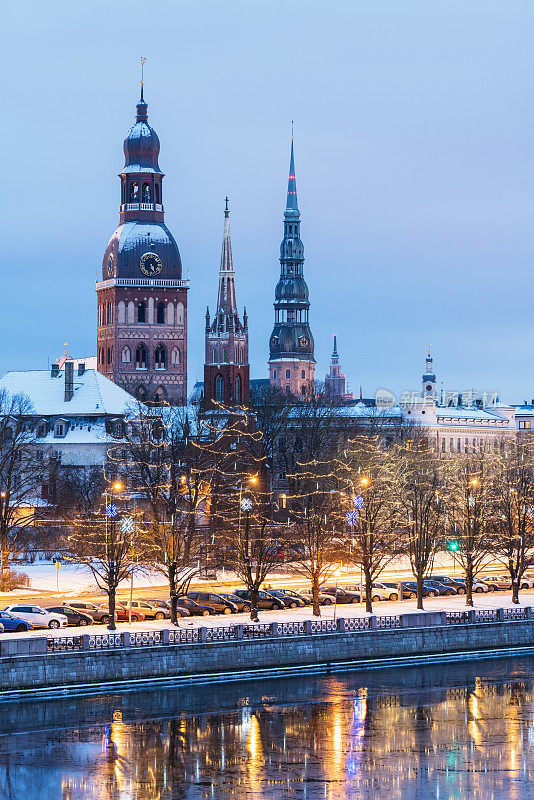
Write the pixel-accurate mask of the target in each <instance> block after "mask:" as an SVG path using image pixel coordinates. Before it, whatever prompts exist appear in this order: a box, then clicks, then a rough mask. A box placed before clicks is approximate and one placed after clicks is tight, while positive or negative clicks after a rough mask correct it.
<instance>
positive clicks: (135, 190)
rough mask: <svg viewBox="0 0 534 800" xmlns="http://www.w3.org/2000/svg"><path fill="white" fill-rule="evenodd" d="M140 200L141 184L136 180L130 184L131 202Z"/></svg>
mask: <svg viewBox="0 0 534 800" xmlns="http://www.w3.org/2000/svg"><path fill="white" fill-rule="evenodd" d="M138 201H139V184H138V183H137V181H134V182H133V183H131V184H130V203H137V202H138Z"/></svg>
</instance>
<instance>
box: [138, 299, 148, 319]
mask: <svg viewBox="0 0 534 800" xmlns="http://www.w3.org/2000/svg"><path fill="white" fill-rule="evenodd" d="M137 321H138V322H146V306H145V304H144V303H138V304H137Z"/></svg>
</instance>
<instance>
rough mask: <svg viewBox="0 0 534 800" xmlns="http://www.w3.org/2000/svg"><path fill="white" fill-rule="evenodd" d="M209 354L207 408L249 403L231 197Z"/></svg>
mask: <svg viewBox="0 0 534 800" xmlns="http://www.w3.org/2000/svg"><path fill="white" fill-rule="evenodd" d="M205 343H206V355H205V360H204V403H205V406H206V408H210V407H213V406H214V405H217V404H222V405H224V406H227V407H228V406H236V405H248V401H249V372H250V367H249V363H248V318H247V310H246V308H245V309H244V312H243V320H242V321H241V319H240V317H239V313H238V310H237V302H236V292H235V272H234V261H233V256H232V240H231V237H230V212H229V210H228V198H226V208H225V211H224V233H223V244H222V253H221V265H220V269H219V292H218V296H217V307H216V309H215V314H214V316H213V321H211V317H210V310H209V307H208V309H207V311H206V332H205Z"/></svg>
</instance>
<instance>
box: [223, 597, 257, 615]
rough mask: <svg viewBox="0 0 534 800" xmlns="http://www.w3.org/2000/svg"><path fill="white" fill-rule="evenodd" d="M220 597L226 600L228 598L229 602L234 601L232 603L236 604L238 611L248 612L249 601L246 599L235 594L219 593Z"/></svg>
mask: <svg viewBox="0 0 534 800" xmlns="http://www.w3.org/2000/svg"><path fill="white" fill-rule="evenodd" d="M221 597H224V598H225V599H226V600H230V602H232V603H234V605H236V606H237V610H238V611H244V612H245V614H248V613H249V611H250V603H249V602H248V600H243V599H242V598H241V597H238V596H237V595H236V594H221Z"/></svg>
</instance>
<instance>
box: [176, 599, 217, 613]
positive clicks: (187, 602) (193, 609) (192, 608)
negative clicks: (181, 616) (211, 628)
mask: <svg viewBox="0 0 534 800" xmlns="http://www.w3.org/2000/svg"><path fill="white" fill-rule="evenodd" d="M178 608H185V609H187V611H189V616H191V617H209V616H211V615H212V614H215V609H214V608H213V606H208V605H206V604H205V603H202V604H201V603H197V602H196V601H195V600H191V598H190V597H180V598H179V600H178Z"/></svg>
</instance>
